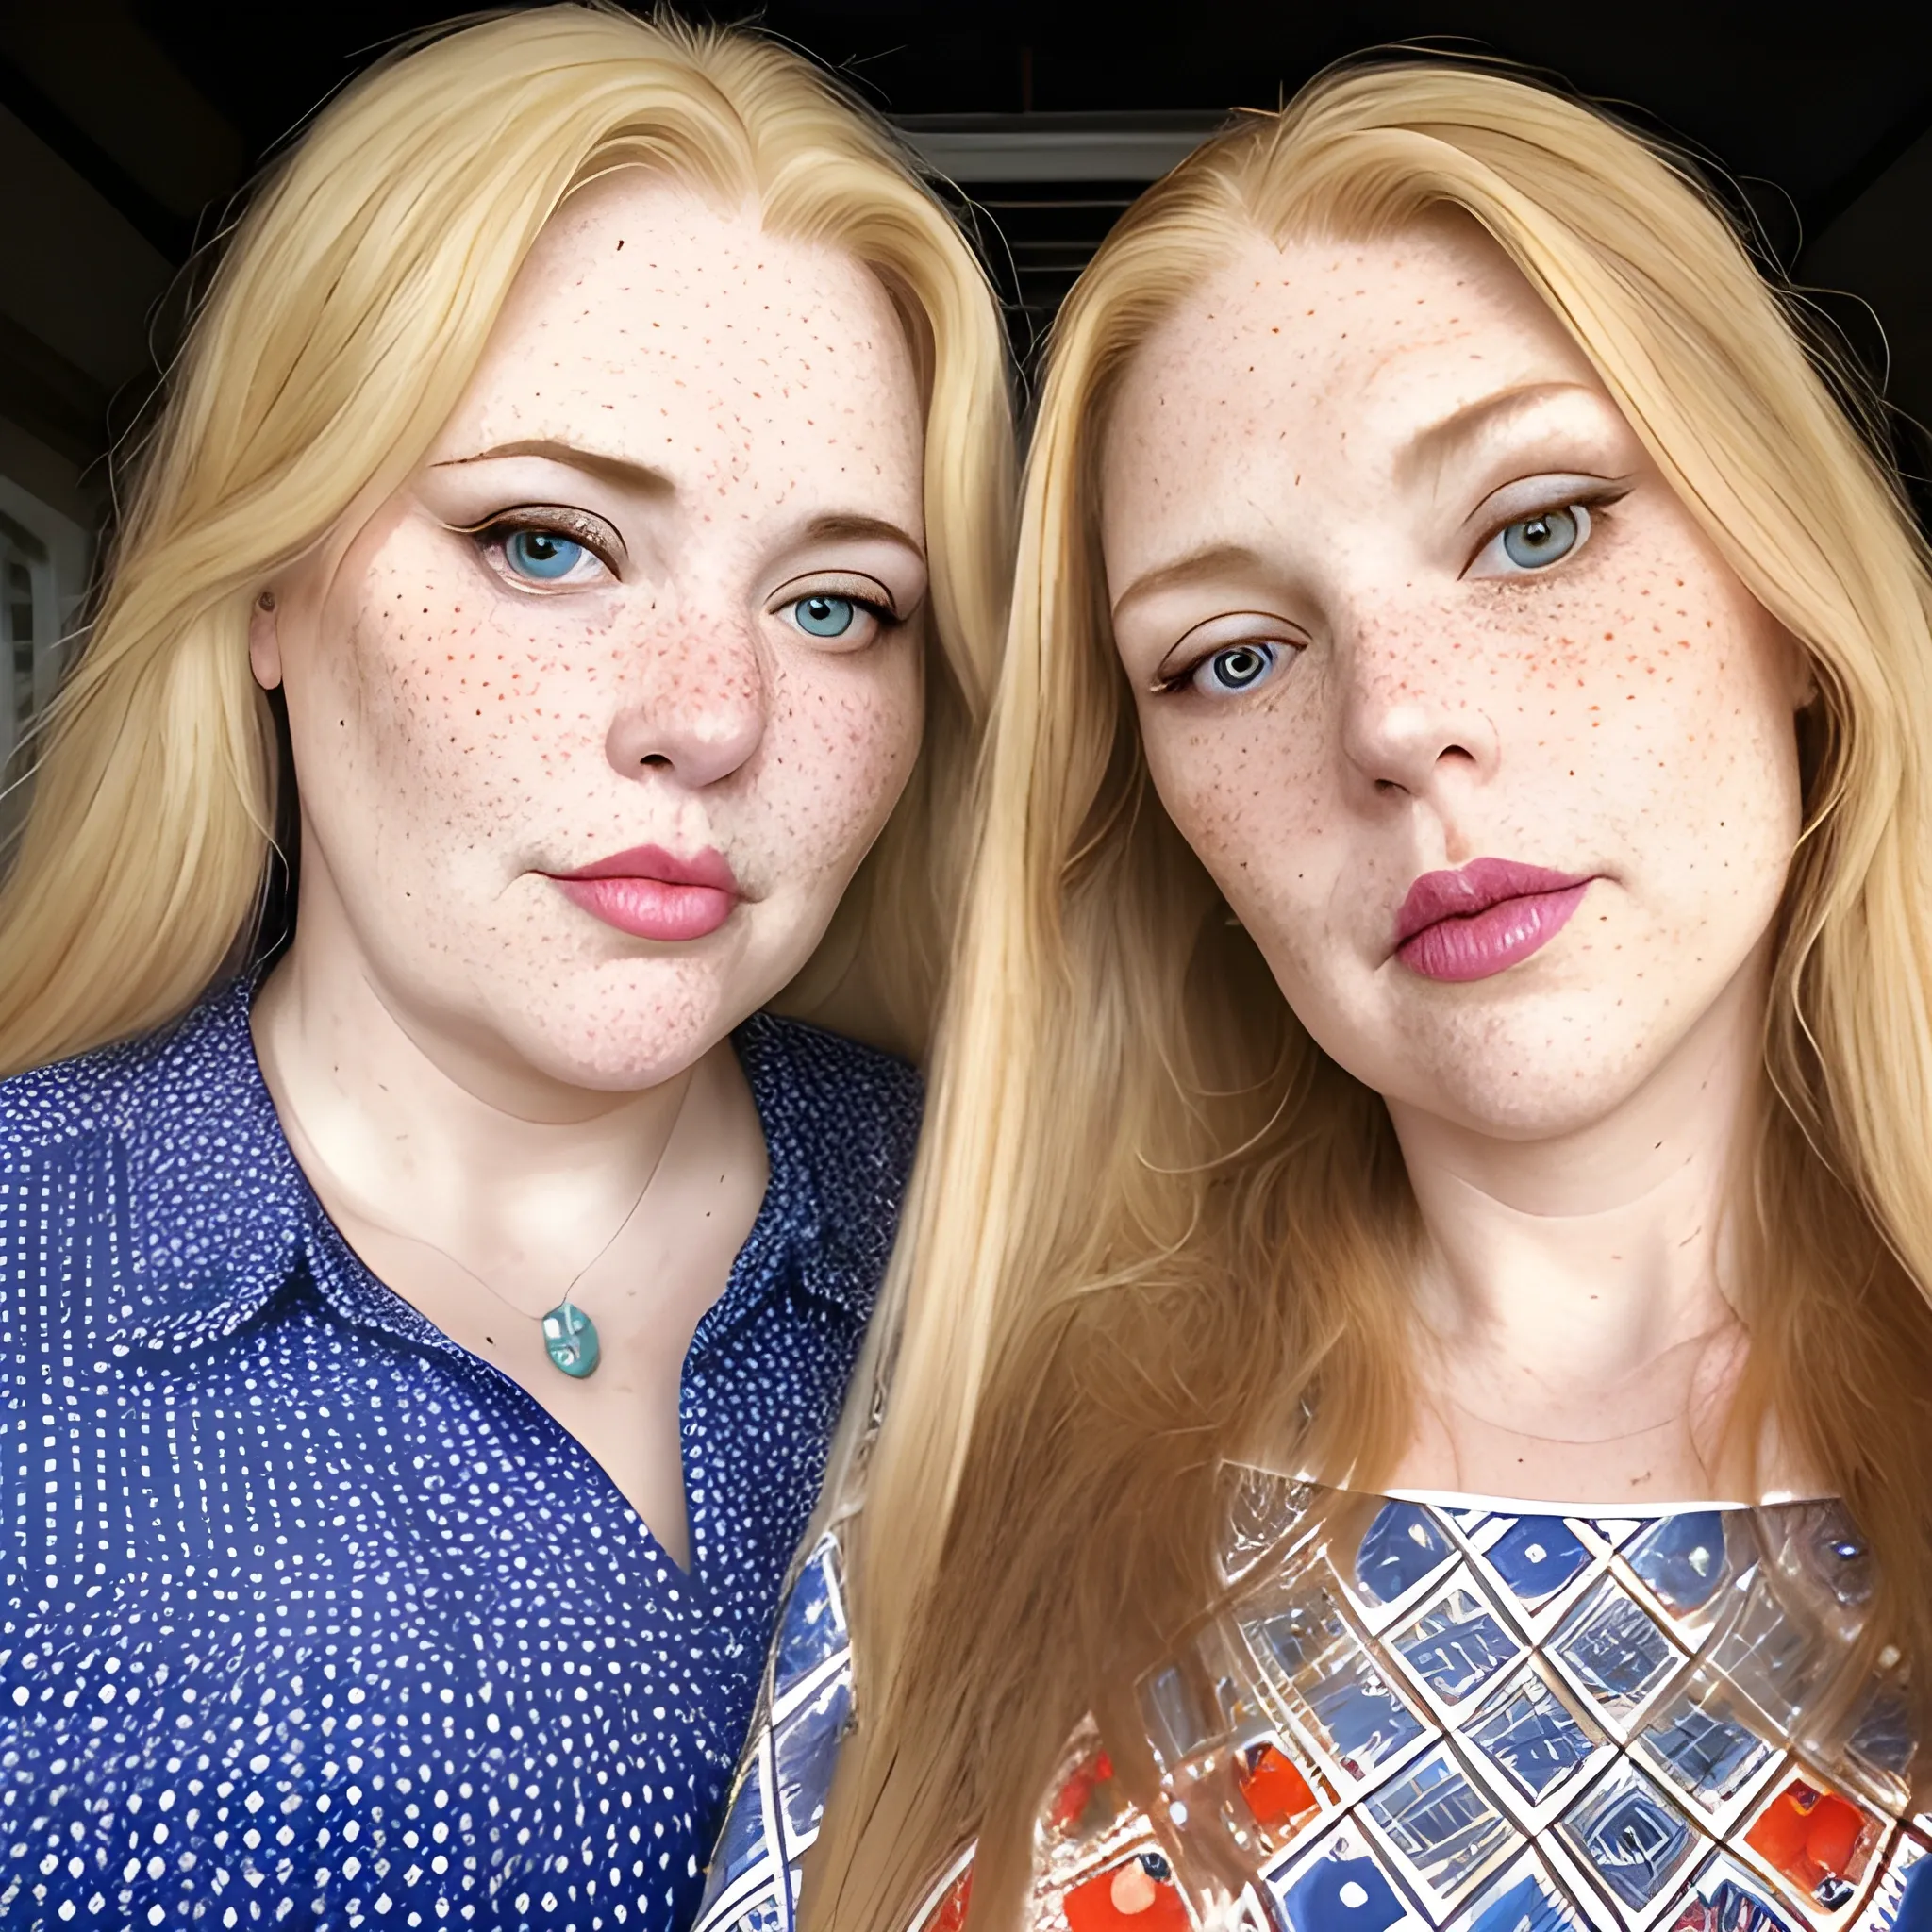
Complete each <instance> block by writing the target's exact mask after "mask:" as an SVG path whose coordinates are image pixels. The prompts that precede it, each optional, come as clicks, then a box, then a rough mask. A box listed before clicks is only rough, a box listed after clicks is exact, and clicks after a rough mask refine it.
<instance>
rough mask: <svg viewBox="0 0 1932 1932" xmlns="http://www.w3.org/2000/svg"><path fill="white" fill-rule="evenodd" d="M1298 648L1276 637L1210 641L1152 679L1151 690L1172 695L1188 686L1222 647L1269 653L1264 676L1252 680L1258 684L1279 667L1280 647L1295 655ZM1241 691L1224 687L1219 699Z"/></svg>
mask: <svg viewBox="0 0 1932 1932" xmlns="http://www.w3.org/2000/svg"><path fill="white" fill-rule="evenodd" d="M1302 649H1303V646H1301V645H1300V644H1295V643H1287V642H1284V641H1281V640H1280V639H1276V638H1259V639H1253V640H1250V639H1245V638H1233V639H1230V640H1228V641H1226V642H1224V643H1219V644H1213V645H1210V646H1209V647H1208V649H1207V650H1205V651H1203V652H1202V653H1201V655H1200V656H1199V657H1198V658H1194V659H1193V660H1192V661H1191V662H1190V663H1187V664H1183V665H1182V666H1181V668H1180V669H1179V670H1178V671H1171V672H1169V673H1168V675H1166V676H1165V677H1160V678H1157V679H1156V680H1155V682H1154V694H1155V696H1157V697H1174V696H1176V695H1178V694H1179V693H1180V692H1182V691H1190V690H1191V689H1192V688H1193V683H1194V679H1195V678H1196V677H1197V676H1198V675H1200V670H1201V667H1202V665H1204V664H1207V663H1210V662H1211V661H1212V660H1213V659H1214V658H1219V657H1220V656H1221V655H1222V654H1223V653H1224V652H1225V651H1257V652H1260V651H1265V652H1267V653H1269V654H1270V665H1269V672H1268V676H1267V677H1258V678H1257V679H1256V680H1255V684H1256V686H1257V687H1258V686H1260V685H1262V684H1265V683H1267V682H1268V681H1269V678H1272V677H1273V676H1274V674H1275V672H1276V671H1277V670H1278V669H1279V667H1280V661H1281V654H1282V652H1283V651H1284V650H1286V651H1291V652H1292V653H1293V654H1294V655H1295V656H1296V657H1299V656H1300V655H1301V652H1302ZM1245 695H1246V693H1245V692H1243V691H1226V692H1224V693H1223V694H1222V702H1224V703H1231V702H1233V701H1234V700H1235V699H1237V698H1240V697H1242V696H1245Z"/></svg>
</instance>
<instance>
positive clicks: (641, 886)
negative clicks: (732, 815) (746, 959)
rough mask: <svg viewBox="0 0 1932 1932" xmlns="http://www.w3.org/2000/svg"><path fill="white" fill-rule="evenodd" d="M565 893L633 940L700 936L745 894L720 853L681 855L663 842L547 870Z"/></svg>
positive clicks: (712, 928) (726, 916)
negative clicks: (566, 869)
mask: <svg viewBox="0 0 1932 1932" xmlns="http://www.w3.org/2000/svg"><path fill="white" fill-rule="evenodd" d="M544 876H545V877H546V878H549V879H552V880H554V881H555V882H556V884H557V885H558V888H559V889H560V890H561V891H562V892H563V895H564V897H565V898H567V899H569V900H570V901H571V903H572V904H573V905H575V906H580V907H581V908H583V909H584V910H585V911H586V912H588V913H590V914H591V915H592V916H593V917H594V918H597V919H601V920H602V921H603V922H604V923H605V924H606V925H610V926H615V927H616V928H617V930H618V931H619V932H624V933H628V934H630V936H631V937H632V938H633V939H641V940H658V941H684V940H700V939H703V938H704V937H705V936H706V934H708V933H713V932H716V931H717V930H718V928H719V927H720V926H721V925H723V924H724V922H725V921H726V920H727V919H729V918H730V917H731V914H732V911H733V909H734V908H736V907H737V905H738V903H739V901H740V900H741V898H742V897H743V892H742V891H741V888H740V886H739V883H738V878H737V874H734V873H733V872H732V870H731V867H730V866H729V865H728V864H727V863H726V862H725V859H724V854H723V853H722V852H714V851H712V850H711V849H710V848H708V847H707V848H706V849H705V850H704V851H702V852H698V853H694V854H692V856H691V858H677V857H676V856H675V854H673V853H669V852H666V851H665V850H664V848H663V847H662V846H661V845H634V846H632V847H631V849H630V850H629V851H628V852H616V853H613V854H611V856H610V857H609V858H600V859H598V860H596V861H595V863H593V864H591V865H585V866H579V867H577V868H576V870H575V871H574V872H555V873H546V874H544Z"/></svg>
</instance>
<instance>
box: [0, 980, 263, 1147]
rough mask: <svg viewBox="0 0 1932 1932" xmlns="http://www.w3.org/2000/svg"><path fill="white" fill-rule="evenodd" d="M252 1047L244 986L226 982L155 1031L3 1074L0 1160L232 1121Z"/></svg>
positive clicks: (137, 1141) (155, 1137) (165, 1136)
mask: <svg viewBox="0 0 1932 1932" xmlns="http://www.w3.org/2000/svg"><path fill="white" fill-rule="evenodd" d="M252 1053H253V1049H252V1047H251V1046H250V1044H249V1041H248V1000H247V991H246V989H245V988H243V987H239V986H236V987H223V988H220V989H217V990H216V991H214V992H212V993H210V994H209V995H208V997H207V998H205V999H204V1000H203V1001H202V1002H201V1003H200V1004H199V1005H197V1006H195V1007H193V1008H191V1009H190V1010H189V1011H188V1012H187V1013H185V1014H183V1015H182V1016H181V1017H180V1018H179V1019H178V1020H175V1021H173V1022H171V1023H170V1024H168V1025H166V1026H161V1027H158V1028H156V1029H155V1030H154V1031H153V1032H151V1033H144V1034H141V1035H139V1036H137V1037H136V1038H134V1039H132V1040H124V1041H116V1042H114V1043H112V1044H111V1045H108V1046H101V1047H96V1048H94V1049H93V1050H92V1051H91V1052H88V1053H84V1054H79V1055H76V1056H75V1058H72V1059H65V1060H56V1061H54V1062H53V1063H52V1064H50V1065H48V1066H44V1067H34V1068H31V1069H30V1070H29V1071H27V1072H25V1073H23V1074H14V1075H13V1076H12V1077H11V1078H9V1079H7V1080H0V1163H5V1164H7V1165H19V1164H20V1163H22V1162H31V1161H36V1160H41V1159H44V1158H56V1159H58V1158H59V1156H60V1155H61V1153H62V1151H63V1150H67V1149H72V1150H74V1151H75V1153H78V1152H79V1150H81V1149H82V1148H84V1147H88V1146H98V1145H100V1144H101V1143H102V1142H103V1141H119V1142H122V1143H126V1144H133V1145H141V1144H145V1143H150V1142H156V1141H168V1140H169V1139H170V1138H171V1137H172V1136H173V1135H174V1134H175V1131H176V1130H177V1129H182V1128H185V1127H187V1126H188V1125H189V1124H196V1123H198V1124H202V1125H204V1126H206V1125H207V1124H208V1122H211V1121H212V1122H221V1121H227V1122H230V1123H231V1124H232V1116H233V1112H234V1106H235V1097H236V1094H237V1091H238V1089H239V1088H241V1087H242V1085H244V1084H245V1081H244V1075H245V1071H246V1067H247V1066H249V1065H252Z"/></svg>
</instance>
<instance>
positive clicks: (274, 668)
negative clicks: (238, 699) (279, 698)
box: [248, 591, 282, 691]
mask: <svg viewBox="0 0 1932 1932" xmlns="http://www.w3.org/2000/svg"><path fill="white" fill-rule="evenodd" d="M248 668H249V669H250V670H251V671H252V672H254V673H255V681H256V683H257V684H258V685H260V687H261V688H262V690H263V691H274V690H275V687H276V686H277V685H279V684H280V683H281V681H282V640H281V636H280V633H279V632H277V630H276V629H275V592H274V591H263V592H262V593H261V595H260V596H258V598H257V599H256V600H255V608H253V609H252V610H251V611H250V612H249V613H248Z"/></svg>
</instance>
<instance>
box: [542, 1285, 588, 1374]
mask: <svg viewBox="0 0 1932 1932" xmlns="http://www.w3.org/2000/svg"><path fill="white" fill-rule="evenodd" d="M543 1346H544V1347H545V1348H546V1349H548V1350H549V1351H550V1359H551V1360H552V1361H553V1362H555V1363H556V1364H557V1366H558V1368H559V1369H561V1370H562V1371H563V1373H564V1374H566V1375H575V1377H576V1378H577V1379H578V1380H579V1381H582V1380H583V1378H584V1377H585V1376H586V1375H588V1374H591V1372H592V1371H593V1370H594V1369H595V1368H596V1366H597V1362H598V1358H599V1357H600V1354H601V1351H600V1350H599V1348H598V1346H597V1324H596V1323H594V1322H593V1321H591V1318H590V1316H588V1315H587V1314H585V1313H584V1311H583V1309H581V1308H580V1307H576V1306H575V1304H573V1303H571V1302H559V1303H558V1306H557V1307H554V1308H552V1309H551V1311H550V1312H549V1313H548V1314H547V1315H545V1316H544V1317H543Z"/></svg>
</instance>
